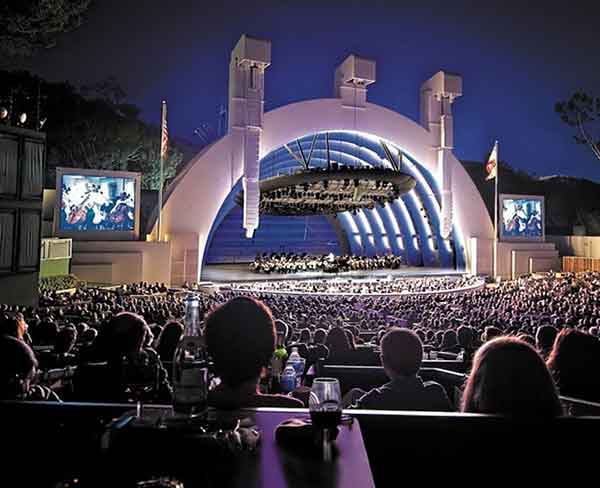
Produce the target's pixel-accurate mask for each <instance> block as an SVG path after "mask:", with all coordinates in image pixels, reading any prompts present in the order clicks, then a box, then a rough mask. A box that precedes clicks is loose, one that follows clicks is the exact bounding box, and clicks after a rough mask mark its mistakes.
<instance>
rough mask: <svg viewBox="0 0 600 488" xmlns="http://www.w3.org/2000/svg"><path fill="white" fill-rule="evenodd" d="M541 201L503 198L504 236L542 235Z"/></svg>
mask: <svg viewBox="0 0 600 488" xmlns="http://www.w3.org/2000/svg"><path fill="white" fill-rule="evenodd" d="M542 218H543V216H542V201H541V200H535V199H530V198H519V199H512V198H505V199H504V200H503V201H502V235H503V236H504V237H537V238H539V237H542V236H543V228H542Z"/></svg>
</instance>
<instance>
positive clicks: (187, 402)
mask: <svg viewBox="0 0 600 488" xmlns="http://www.w3.org/2000/svg"><path fill="white" fill-rule="evenodd" d="M184 325H185V329H184V334H183V337H182V338H181V341H180V342H179V345H178V346H177V349H176V350H175V356H174V357H173V411H174V412H175V413H176V414H181V415H188V416H190V417H191V416H196V415H202V414H204V413H205V412H206V410H207V408H208V404H207V400H208V357H207V353H206V348H205V344H204V338H203V337H202V331H201V329H200V300H199V299H198V297H197V296H196V295H189V296H188V297H187V299H186V301H185V319H184Z"/></svg>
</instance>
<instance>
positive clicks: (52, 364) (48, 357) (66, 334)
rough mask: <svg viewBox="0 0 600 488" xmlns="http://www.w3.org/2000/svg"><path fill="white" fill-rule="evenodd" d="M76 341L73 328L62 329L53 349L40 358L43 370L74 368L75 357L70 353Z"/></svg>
mask: <svg viewBox="0 0 600 488" xmlns="http://www.w3.org/2000/svg"><path fill="white" fill-rule="evenodd" d="M76 340H77V330H76V329H75V328H74V327H63V328H62V329H60V331H59V332H58V335H57V336H56V342H55V344H54V349H53V350H52V351H50V352H48V353H45V354H42V355H41V356H40V364H41V366H42V368H43V369H53V368H65V367H67V366H74V365H75V364H76V363H77V357H76V356H75V354H73V353H72V350H73V346H75V341H76Z"/></svg>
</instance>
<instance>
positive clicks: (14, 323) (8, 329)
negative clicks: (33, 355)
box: [1, 312, 28, 341]
mask: <svg viewBox="0 0 600 488" xmlns="http://www.w3.org/2000/svg"><path fill="white" fill-rule="evenodd" d="M1 329H2V331H1V333H2V335H7V336H10V337H14V338H15V339H19V340H21V341H24V340H25V338H26V335H27V329H28V325H27V322H25V317H23V314H22V313H21V312H17V313H14V314H11V315H7V316H5V317H3V319H2V322H1Z"/></svg>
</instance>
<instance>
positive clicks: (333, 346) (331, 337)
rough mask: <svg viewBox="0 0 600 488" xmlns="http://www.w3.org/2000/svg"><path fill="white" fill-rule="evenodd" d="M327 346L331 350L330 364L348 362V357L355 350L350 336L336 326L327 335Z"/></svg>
mask: <svg viewBox="0 0 600 488" xmlns="http://www.w3.org/2000/svg"><path fill="white" fill-rule="evenodd" d="M325 345H326V346H327V348H328V349H329V359H328V361H329V362H330V363H335V362H336V361H340V362H341V363H343V362H344V361H347V360H348V357H349V355H350V353H351V351H352V350H353V349H352V347H351V346H350V341H349V340H348V336H347V335H346V332H345V331H344V329H343V328H342V327H339V326H336V327H332V328H331V329H329V332H328V333H327V339H325Z"/></svg>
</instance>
